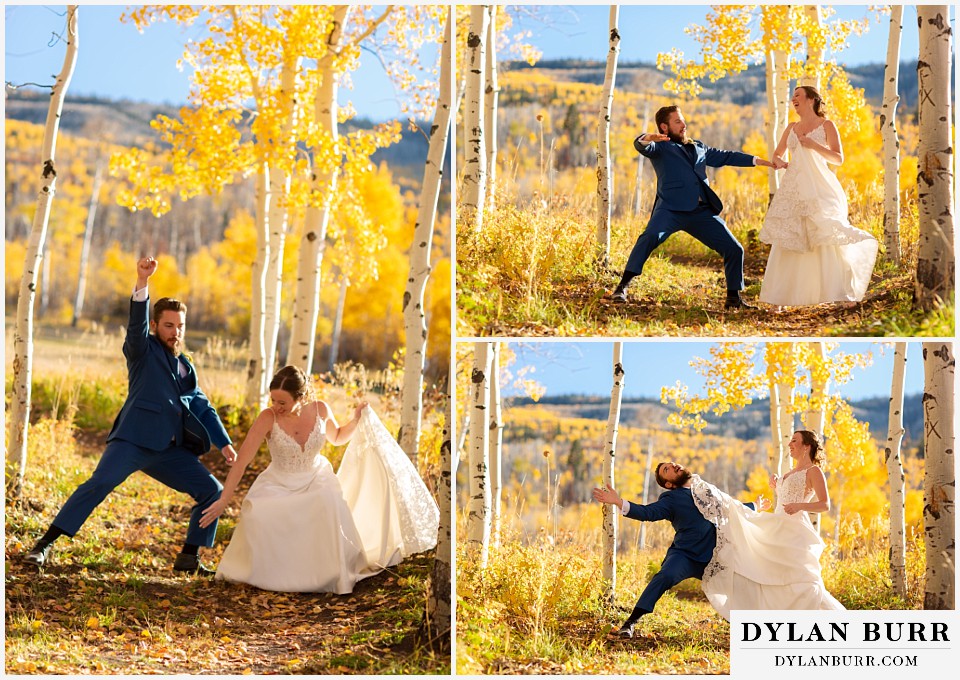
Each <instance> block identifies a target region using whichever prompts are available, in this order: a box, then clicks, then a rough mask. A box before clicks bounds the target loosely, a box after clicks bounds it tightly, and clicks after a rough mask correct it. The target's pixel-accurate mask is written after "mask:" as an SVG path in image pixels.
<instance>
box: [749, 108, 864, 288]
mask: <svg viewBox="0 0 960 680" xmlns="http://www.w3.org/2000/svg"><path fill="white" fill-rule="evenodd" d="M809 137H810V138H811V139H813V140H815V141H817V142H819V143H820V144H824V145H825V144H826V132H825V131H824V129H823V125H820V126H819V127H818V128H816V129H815V130H814V131H813V132H811V133H810V135H809ZM787 148H789V150H790V165H789V167H787V169H786V171H785V172H784V175H783V181H782V182H781V184H780V189H779V190H778V191H777V193H776V194H775V195H774V197H773V201H772V202H771V203H770V208H769V210H768V211H767V215H766V217H765V218H764V222H763V227H762V228H761V229H760V240H761V241H763V242H764V243H769V244H771V246H772V247H771V248H770V256H769V258H768V259H767V268H766V271H765V272H764V275H763V283H762V284H761V287H760V299H761V300H762V301H763V302H767V303H770V304H774V305H815V304H818V303H821V302H844V301H846V302H854V301H859V300H862V299H863V296H864V294H865V293H866V291H867V285H868V284H869V283H870V276H871V275H872V274H873V265H874V262H875V261H876V259H877V249H878V244H877V239H875V238H874V237H873V236H872V235H871V234H869V233H867V232H866V231H863V230H862V229H857V228H856V227H854V226H852V225H851V224H850V222H849V221H848V219H847V197H846V195H845V194H844V192H843V187H842V186H841V185H840V181H839V180H838V179H837V177H836V175H834V174H833V173H832V172H831V171H830V168H829V167H828V166H827V161H826V159H825V158H824V157H823V156H822V155H820V154H819V153H817V152H816V151H812V150H810V149H807V148H805V147H803V146H802V145H801V144H800V140H799V139H797V136H796V135H795V134H794V132H793V130H790V134H789V136H788V137H787Z"/></svg>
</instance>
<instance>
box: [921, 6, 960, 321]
mask: <svg viewBox="0 0 960 680" xmlns="http://www.w3.org/2000/svg"><path fill="white" fill-rule="evenodd" d="M917 22H918V23H919V24H920V59H919V61H918V62H917V75H918V80H919V90H920V92H919V97H920V102H919V108H920V141H919V144H918V149H917V155H918V157H919V168H918V174H917V190H918V196H919V199H920V248H919V256H918V258H917V276H916V283H915V287H914V299H915V304H916V305H917V306H919V307H921V308H922V309H924V310H931V309H933V308H934V307H936V306H937V305H938V304H939V303H940V301H943V302H947V301H949V300H950V298H951V296H952V295H953V291H954V275H955V269H956V265H955V258H954V251H953V238H954V235H953V232H954V216H953V202H954V197H953V164H954V160H955V158H954V153H953V142H952V140H951V124H950V123H951V121H952V120H953V113H952V111H951V108H952V101H953V100H952V95H951V92H950V81H951V74H950V66H951V55H952V54H953V46H952V32H951V28H950V14H949V6H948V5H917Z"/></svg>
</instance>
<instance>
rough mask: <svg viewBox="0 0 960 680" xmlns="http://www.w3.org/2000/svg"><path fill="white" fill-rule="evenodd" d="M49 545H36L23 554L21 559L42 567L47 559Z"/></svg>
mask: <svg viewBox="0 0 960 680" xmlns="http://www.w3.org/2000/svg"><path fill="white" fill-rule="evenodd" d="M51 545H52V544H50V545H45V546H44V547H42V548H40V547H36V548H34V549H33V550H31V551H30V552H28V553H27V554H26V555H24V556H23V561H24V562H26V563H27V564H32V565H34V566H36V567H39V568H41V569H42V568H43V566H44V565H45V564H46V563H47V559H48V557H49V555H50V546H51Z"/></svg>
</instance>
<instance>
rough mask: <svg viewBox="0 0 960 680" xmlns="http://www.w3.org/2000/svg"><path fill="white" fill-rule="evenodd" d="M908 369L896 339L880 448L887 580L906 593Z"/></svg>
mask: <svg viewBox="0 0 960 680" xmlns="http://www.w3.org/2000/svg"><path fill="white" fill-rule="evenodd" d="M906 368H907V343H905V342H898V343H896V345H895V346H894V350H893V381H892V383H891V385H890V412H889V419H888V421H887V446H886V448H884V450H883V457H884V462H885V463H886V466H887V482H888V483H889V485H890V582H891V583H892V584H893V592H895V593H896V594H897V595H899V596H900V597H906V595H907V571H906V564H907V555H906V531H907V529H906V524H905V519H904V515H905V506H904V502H905V500H904V499H905V496H904V485H905V484H904V482H905V480H904V476H903V461H902V460H901V458H900V444H901V443H902V442H903V432H904V430H903V381H904V377H905V375H906Z"/></svg>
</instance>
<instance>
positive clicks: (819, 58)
mask: <svg viewBox="0 0 960 680" xmlns="http://www.w3.org/2000/svg"><path fill="white" fill-rule="evenodd" d="M803 11H804V14H806V15H807V19H808V20H809V22H810V23H811V24H812V25H813V26H815V27H816V28H815V29H814V30H815V31H817V35H807V63H806V64H805V65H804V69H803V71H804V72H803V76H802V77H801V78H800V82H799V84H800V85H809V86H810V87H812V88H813V89H815V90H817V91H818V92H819V91H820V70H821V68H822V65H823V47H824V46H823V44H822V41H821V36H820V35H819V31H820V29H821V21H820V5H804V6H803Z"/></svg>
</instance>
